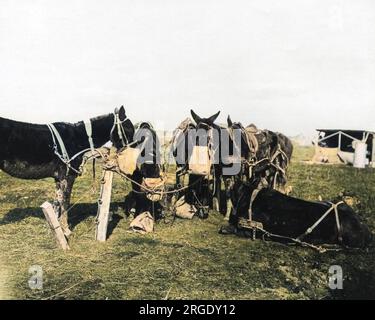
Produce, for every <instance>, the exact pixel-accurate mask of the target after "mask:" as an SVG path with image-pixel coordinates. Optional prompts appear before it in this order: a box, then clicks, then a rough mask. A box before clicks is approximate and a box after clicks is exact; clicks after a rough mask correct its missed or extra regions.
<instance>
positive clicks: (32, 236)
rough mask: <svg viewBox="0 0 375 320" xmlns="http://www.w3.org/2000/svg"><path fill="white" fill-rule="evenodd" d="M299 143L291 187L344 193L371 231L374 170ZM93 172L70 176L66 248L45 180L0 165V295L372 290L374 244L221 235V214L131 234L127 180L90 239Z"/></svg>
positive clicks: (331, 294)
mask: <svg viewBox="0 0 375 320" xmlns="http://www.w3.org/2000/svg"><path fill="white" fill-rule="evenodd" d="M312 151H313V150H312V149H311V148H302V147H299V148H297V149H296V151H295V155H294V158H293V161H292V164H291V166H290V169H289V185H291V186H292V187H293V191H292V195H293V196H297V197H301V198H304V199H309V200H316V199H318V197H319V196H321V197H322V198H323V199H332V198H335V197H337V196H338V195H340V193H342V192H346V193H350V194H351V195H352V196H354V197H356V198H357V199H358V200H359V201H358V202H357V203H356V204H355V209H356V210H357V211H359V212H360V214H361V216H362V217H363V218H364V219H365V221H366V222H367V223H368V224H369V226H370V228H371V230H372V231H373V232H375V181H374V173H375V171H374V170H372V169H365V170H357V169H354V168H351V167H346V166H329V165H310V164H306V163H303V162H301V161H302V160H308V159H310V158H311V155H312ZM90 189H91V180H90V175H89V174H87V175H85V176H83V177H81V178H79V179H78V180H77V182H76V185H75V189H74V193H73V201H72V202H73V203H76V202H78V204H77V205H76V206H75V207H74V208H73V209H72V210H71V212H70V218H71V223H72V225H73V231H74V234H73V236H72V237H71V239H70V246H71V250H70V251H69V252H66V253H64V252H62V250H60V249H58V248H57V246H56V244H55V241H54V239H53V236H52V234H51V231H50V230H49V228H48V227H47V224H46V222H45V220H44V218H43V214H42V212H41V210H40V209H39V206H40V205H41V204H42V203H43V202H44V201H46V200H51V199H53V196H54V185H53V182H52V180H51V179H46V180H40V181H25V180H18V179H14V178H11V177H9V176H8V175H6V174H4V173H2V172H0V298H1V299H15V298H21V299H23V298H27V299H337V298H341V299H348V298H373V299H374V298H375V259H374V258H375V256H374V253H375V249H374V248H369V249H367V250H360V251H358V250H352V251H341V252H327V253H324V254H319V253H317V252H315V251H313V250H311V249H307V248H300V247H288V246H285V245H281V244H278V243H271V242H263V241H260V240H256V241H252V240H249V239H242V238H238V237H236V236H222V235H219V234H218V228H219V226H220V225H222V224H223V223H224V221H223V217H222V216H220V215H219V214H217V213H211V214H210V217H209V219H207V220H204V221H202V220H199V219H193V220H191V221H188V220H176V221H175V222H174V224H171V223H165V222H163V221H161V222H160V223H158V224H157V225H156V230H155V232H154V233H152V234H148V235H138V234H131V233H128V232H127V229H128V226H129V222H130V221H129V219H126V218H125V215H124V213H123V211H122V210H121V209H120V208H119V206H118V203H120V202H121V201H123V198H124V196H125V195H126V193H127V192H128V191H129V186H128V184H127V183H124V182H123V181H122V180H120V179H119V178H116V179H115V182H114V194H113V211H114V216H113V221H112V222H111V227H110V229H111V230H110V237H109V239H108V241H107V242H106V243H97V242H95V241H94V229H95V215H96V199H97V196H98V194H97V193H96V194H92V193H91V191H90ZM33 265H40V266H41V267H42V268H43V290H31V289H30V288H29V286H28V279H29V277H30V276H31V274H29V273H28V270H29V267H30V266H33ZM331 265H341V266H342V268H343V273H344V279H345V280H344V289H343V290H335V291H331V290H330V289H329V288H328V283H327V278H328V269H329V267H330V266H331Z"/></svg>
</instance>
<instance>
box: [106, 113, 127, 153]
mask: <svg viewBox="0 0 375 320" xmlns="http://www.w3.org/2000/svg"><path fill="white" fill-rule="evenodd" d="M113 116H114V121H113V126H112V129H111V132H110V137H112V135H113V132H114V131H115V130H117V134H118V136H119V138H120V142H121V144H122V147H123V148H125V147H128V146H129V145H130V144H129V140H128V138H127V137H126V133H125V130H124V127H123V126H122V124H123V123H124V122H126V121H129V118H128V117H127V116H125V119H124V120H120V116H119V114H118V112H114V113H113Z"/></svg>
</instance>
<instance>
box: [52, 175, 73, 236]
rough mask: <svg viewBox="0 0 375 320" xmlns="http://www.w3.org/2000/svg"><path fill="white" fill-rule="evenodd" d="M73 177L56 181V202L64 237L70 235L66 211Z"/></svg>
mask: <svg viewBox="0 0 375 320" xmlns="http://www.w3.org/2000/svg"><path fill="white" fill-rule="evenodd" d="M74 180H75V178H74V177H71V176H68V177H63V178H61V179H58V180H57V181H56V202H57V203H58V204H59V213H60V217H59V221H60V225H61V228H62V229H63V231H64V234H65V236H66V237H69V236H70V235H71V233H72V232H71V231H70V229H69V223H68V210H69V206H70V198H71V194H72V189H73V184H74Z"/></svg>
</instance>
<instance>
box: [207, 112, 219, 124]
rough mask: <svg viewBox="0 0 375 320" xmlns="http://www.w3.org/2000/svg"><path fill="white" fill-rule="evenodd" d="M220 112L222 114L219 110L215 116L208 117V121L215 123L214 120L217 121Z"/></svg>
mask: <svg viewBox="0 0 375 320" xmlns="http://www.w3.org/2000/svg"><path fill="white" fill-rule="evenodd" d="M219 114H220V111H219V112H218V113H215V114H214V115H213V116H211V117H209V118H208V119H207V120H208V122H210V123H214V122H215V121H216V119H217V117H218V116H219Z"/></svg>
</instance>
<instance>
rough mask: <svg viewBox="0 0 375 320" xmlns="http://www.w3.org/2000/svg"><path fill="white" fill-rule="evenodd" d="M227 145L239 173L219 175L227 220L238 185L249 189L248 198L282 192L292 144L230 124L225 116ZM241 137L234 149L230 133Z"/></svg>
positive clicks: (252, 128)
mask: <svg viewBox="0 0 375 320" xmlns="http://www.w3.org/2000/svg"><path fill="white" fill-rule="evenodd" d="M227 123H228V127H227V130H228V131H229V133H230V134H229V136H230V139H229V143H230V145H231V149H233V148H237V149H239V151H238V152H237V153H238V155H239V157H240V159H238V161H239V162H240V163H241V172H240V173H239V174H238V175H236V176H233V175H231V176H227V175H225V174H223V175H222V177H223V180H224V185H225V195H226V203H227V211H226V217H227V218H229V219H230V215H231V212H232V210H233V207H235V206H236V203H235V202H234V201H233V199H232V198H233V192H235V188H238V185H240V184H241V183H246V184H249V185H251V186H252V187H253V189H254V190H253V194H252V198H254V196H255V195H256V192H258V191H259V190H260V189H262V188H271V189H272V188H274V189H276V188H280V189H281V188H284V186H285V184H286V182H287V180H286V169H287V167H288V164H289V162H290V159H291V156H292V153H293V144H292V142H291V140H290V139H289V138H287V137H286V136H285V135H283V134H281V133H275V132H273V131H270V130H259V129H258V128H257V127H256V126H255V125H253V124H252V125H249V126H248V127H246V128H245V127H243V125H242V124H241V123H240V122H233V121H232V120H231V118H230V116H228V119H227ZM234 130H238V131H239V132H240V133H241V144H240V145H236V141H234V139H233V131H234Z"/></svg>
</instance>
